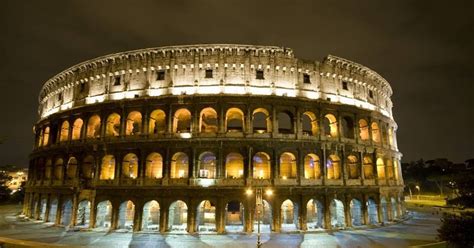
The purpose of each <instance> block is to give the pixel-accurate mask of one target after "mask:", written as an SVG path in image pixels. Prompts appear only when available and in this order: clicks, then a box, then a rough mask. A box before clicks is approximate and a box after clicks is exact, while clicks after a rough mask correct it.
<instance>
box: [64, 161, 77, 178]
mask: <svg viewBox="0 0 474 248" xmlns="http://www.w3.org/2000/svg"><path fill="white" fill-rule="evenodd" d="M76 171H77V159H76V158H75V157H70V158H69V160H68V161H67V165H66V176H67V178H68V179H73V178H75V177H76Z"/></svg>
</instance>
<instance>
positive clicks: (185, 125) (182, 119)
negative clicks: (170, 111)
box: [173, 108, 191, 133]
mask: <svg viewBox="0 0 474 248" xmlns="http://www.w3.org/2000/svg"><path fill="white" fill-rule="evenodd" d="M189 132H191V112H189V110H187V109H184V108H182V109H178V110H177V111H176V112H175V113H174V117H173V133H189Z"/></svg>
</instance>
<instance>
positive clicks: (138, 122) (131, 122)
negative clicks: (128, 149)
mask: <svg viewBox="0 0 474 248" xmlns="http://www.w3.org/2000/svg"><path fill="white" fill-rule="evenodd" d="M141 129H142V114H141V113H140V112H138V111H132V112H130V113H129V114H128V117H127V126H126V128H125V135H139V134H141V132H142V130H141Z"/></svg>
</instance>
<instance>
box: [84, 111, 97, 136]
mask: <svg viewBox="0 0 474 248" xmlns="http://www.w3.org/2000/svg"><path fill="white" fill-rule="evenodd" d="M86 136H87V138H89V139H90V138H99V137H100V117H99V116H98V115H93V116H91V117H90V118H89V121H88V122H87V135H86Z"/></svg>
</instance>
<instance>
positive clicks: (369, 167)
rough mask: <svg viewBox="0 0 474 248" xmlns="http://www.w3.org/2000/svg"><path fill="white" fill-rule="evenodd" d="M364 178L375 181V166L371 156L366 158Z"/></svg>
mask: <svg viewBox="0 0 474 248" xmlns="http://www.w3.org/2000/svg"><path fill="white" fill-rule="evenodd" d="M363 166H364V178H365V179H374V165H373V163H372V158H370V156H364V165H363Z"/></svg>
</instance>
